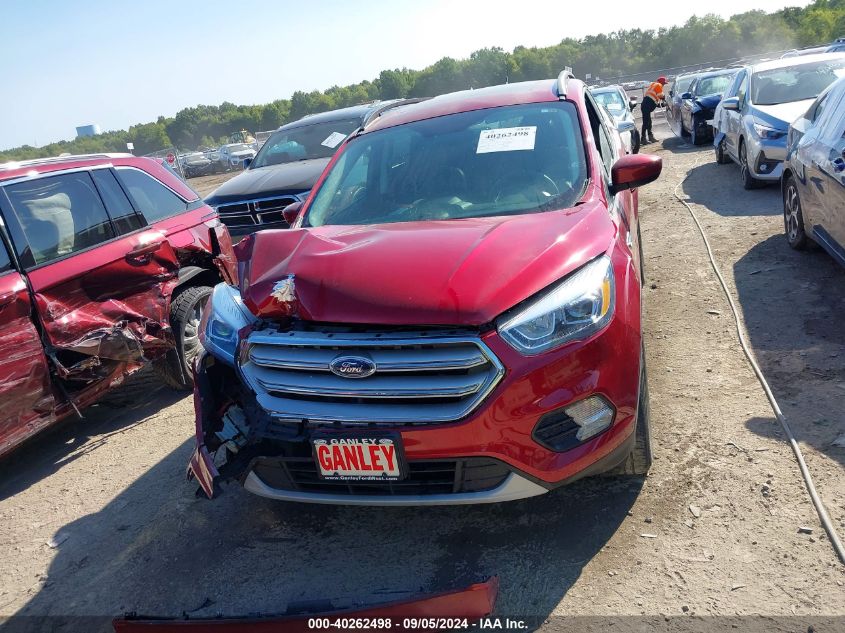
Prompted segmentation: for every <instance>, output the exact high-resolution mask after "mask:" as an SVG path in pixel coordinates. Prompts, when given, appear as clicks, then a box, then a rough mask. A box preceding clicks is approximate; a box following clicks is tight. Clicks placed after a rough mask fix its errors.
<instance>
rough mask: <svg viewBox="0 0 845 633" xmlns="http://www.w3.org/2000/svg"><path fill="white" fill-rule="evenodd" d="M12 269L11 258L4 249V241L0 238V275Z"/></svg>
mask: <svg viewBox="0 0 845 633" xmlns="http://www.w3.org/2000/svg"><path fill="white" fill-rule="evenodd" d="M10 270H12V259H11V258H10V257H9V251H8V250H7V249H6V242H5V241H4V240H2V239H0V275H2V274H4V273H7V272H9V271H10Z"/></svg>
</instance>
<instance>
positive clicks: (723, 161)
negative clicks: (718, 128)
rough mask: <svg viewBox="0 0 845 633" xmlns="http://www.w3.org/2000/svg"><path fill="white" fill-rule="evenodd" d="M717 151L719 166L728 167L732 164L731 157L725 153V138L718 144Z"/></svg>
mask: <svg viewBox="0 0 845 633" xmlns="http://www.w3.org/2000/svg"><path fill="white" fill-rule="evenodd" d="M715 151H716V163H717V164H718V165H727V164H728V163H729V162H731V159H730V156H728V153H727V152H726V151H725V138H724V137H722V140H721V141H719V142H718V143H717V144H716V147H715Z"/></svg>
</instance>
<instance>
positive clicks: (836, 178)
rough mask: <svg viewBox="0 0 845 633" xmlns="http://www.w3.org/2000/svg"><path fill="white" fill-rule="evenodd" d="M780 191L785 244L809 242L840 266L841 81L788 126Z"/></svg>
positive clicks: (843, 180)
mask: <svg viewBox="0 0 845 633" xmlns="http://www.w3.org/2000/svg"><path fill="white" fill-rule="evenodd" d="M781 190H782V192H783V224H784V230H785V232H786V239H787V241H788V242H789V245H790V246H791V247H792V248H795V249H802V248H804V247H805V246H806V245H807V242H808V241H811V240H812V241H813V242H816V243H817V244H819V245H820V246H822V247H823V248H824V249H825V250H826V251H827V252H828V253H830V255H831V256H832V257H833V258H834V259H836V260H837V261H838V262H839V263H840V264H842V265H843V266H845V79H840V80H839V81H837V82H836V83H835V84H833V85H832V86H831V87H830V88H828V89H827V90H826V91H825V92H823V93H822V94H821V95H819V98H818V99H816V100H815V101H814V102H813V105H811V106H810V108H809V110H807V112H806V113H805V114H804V115H803V116H801V117H799V118H798V119H796V120H795V121H794V122H793V123H792V125H790V126H789V134H788V136H787V157H786V163H785V165H784V169H783V182H782V184H781Z"/></svg>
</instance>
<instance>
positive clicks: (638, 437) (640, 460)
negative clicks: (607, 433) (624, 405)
mask: <svg viewBox="0 0 845 633" xmlns="http://www.w3.org/2000/svg"><path fill="white" fill-rule="evenodd" d="M641 363H642V371H641V372H640V399H639V402H638V403H637V429H636V430H635V431H634V433H635V440H634V448H633V450H632V451H631V452H630V454H629V455H628V457H627V458H626V459H625V461H624V462H622V463H621V464H619V466H617V467H616V468H615V469H614V470H613V472H612V474H614V475H640V476H642V475H646V474H648V470H649V468H651V462H652V450H651V416H650V411H649V400H648V376H647V374H646V367H645V354H644V353H643V354H642V361H641Z"/></svg>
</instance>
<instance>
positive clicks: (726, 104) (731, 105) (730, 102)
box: [722, 97, 739, 111]
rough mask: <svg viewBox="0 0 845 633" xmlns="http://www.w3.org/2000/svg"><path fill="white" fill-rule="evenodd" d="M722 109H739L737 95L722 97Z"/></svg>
mask: <svg viewBox="0 0 845 633" xmlns="http://www.w3.org/2000/svg"><path fill="white" fill-rule="evenodd" d="M722 109H723V110H734V111H736V110H739V97H728V98H727V99H722Z"/></svg>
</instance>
